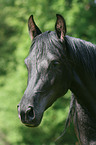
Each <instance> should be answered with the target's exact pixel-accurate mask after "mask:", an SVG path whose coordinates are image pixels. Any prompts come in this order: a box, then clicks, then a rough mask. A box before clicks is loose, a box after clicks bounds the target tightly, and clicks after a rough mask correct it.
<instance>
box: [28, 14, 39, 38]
mask: <svg viewBox="0 0 96 145" xmlns="http://www.w3.org/2000/svg"><path fill="white" fill-rule="evenodd" d="M28 29H29V34H30V37H31V40H33V38H35V37H36V36H37V35H39V34H41V31H40V29H39V28H38V27H37V25H36V24H35V22H34V19H33V15H31V16H30V17H29V19H28Z"/></svg>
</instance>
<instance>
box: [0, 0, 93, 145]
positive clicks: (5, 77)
mask: <svg viewBox="0 0 96 145" xmlns="http://www.w3.org/2000/svg"><path fill="white" fill-rule="evenodd" d="M56 13H60V14H62V15H63V16H64V17H65V19H66V23H67V31H68V33H67V34H68V35H71V36H74V37H80V38H82V39H85V40H89V41H91V42H93V43H95V39H96V38H95V35H96V19H95V14H96V3H95V1H94V0H93V1H92V0H57V1H56V0H47V1H44V0H35V1H32V0H27V1H25V0H0V14H1V15H0V28H1V29H0V36H1V37H0V145H55V144H56V143H54V140H55V139H56V138H58V136H59V135H60V134H61V132H62V131H63V129H64V124H65V120H66V118H67V115H68V110H69V103H70V95H71V94H70V92H68V93H67V94H66V96H64V97H62V98H60V99H59V100H58V101H57V102H56V103H55V104H54V105H53V106H52V107H51V108H50V109H48V110H47V111H46V112H45V114H44V117H43V121H42V123H41V125H40V126H39V127H38V128H32V129H30V128H27V127H25V126H24V125H22V124H21V123H20V120H19V119H18V114H17V108H16V106H17V104H18V103H19V101H20V99H21V97H22V96H23V93H24V90H25V88H26V86H27V70H26V67H25V65H24V59H25V57H26V56H27V55H28V52H29V48H30V44H31V41H30V38H29V34H28V28H27V21H28V18H29V16H30V15H31V14H33V15H34V17H35V20H36V23H37V24H38V25H39V27H40V29H41V30H42V31H47V30H54V24H55V19H56V17H55V15H56ZM69 138H70V139H69ZM76 142H77V139H76V136H75V134H74V128H73V125H71V127H70V128H69V129H68V130H67V133H66V134H65V136H64V137H63V143H60V144H58V143H57V144H58V145H72V144H73V145H74V144H75V143H76ZM77 144H78V143H77Z"/></svg>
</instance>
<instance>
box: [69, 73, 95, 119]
mask: <svg viewBox="0 0 96 145" xmlns="http://www.w3.org/2000/svg"><path fill="white" fill-rule="evenodd" d="M73 75H74V77H73V82H72V84H71V88H70V89H71V91H72V92H73V93H74V94H75V96H76V98H77V100H78V102H79V103H80V104H81V105H82V106H85V107H86V108H87V109H88V110H89V112H90V113H91V114H92V115H93V116H94V115H95V116H96V82H95V79H93V78H91V77H90V76H88V74H84V73H83V72H82V75H81V74H79V73H78V72H75V71H74V72H73Z"/></svg>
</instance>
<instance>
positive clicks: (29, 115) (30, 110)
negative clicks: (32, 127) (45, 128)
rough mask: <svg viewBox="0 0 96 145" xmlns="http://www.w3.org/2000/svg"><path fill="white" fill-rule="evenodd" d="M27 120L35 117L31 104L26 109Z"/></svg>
mask: <svg viewBox="0 0 96 145" xmlns="http://www.w3.org/2000/svg"><path fill="white" fill-rule="evenodd" d="M26 117H27V120H29V121H32V120H34V118H35V112H34V109H33V107H32V106H29V107H28V109H27V111H26Z"/></svg>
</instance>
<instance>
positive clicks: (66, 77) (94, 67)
mask: <svg viewBox="0 0 96 145" xmlns="http://www.w3.org/2000/svg"><path fill="white" fill-rule="evenodd" d="M56 17H57V20H56V24H55V31H47V32H44V33H42V32H41V31H40V29H39V28H38V27H37V25H36V23H35V21H34V19H33V16H32V15H31V16H30V17H29V20H28V28H29V33H30V37H31V40H32V44H31V47H30V52H29V55H28V57H27V58H26V59H25V64H26V66H27V69H28V85H27V88H26V90H25V92H24V95H23V97H22V99H21V101H20V103H19V105H18V114H19V118H20V120H21V121H22V123H23V124H25V125H26V126H28V127H36V126H38V125H39V124H40V122H41V120H42V117H43V113H44V111H45V110H46V109H48V108H49V107H50V106H51V105H52V104H53V103H54V102H55V101H56V100H57V99H58V98H59V97H61V96H63V95H65V94H66V93H67V91H68V89H70V90H71V92H72V98H71V104H70V110H69V115H68V118H67V122H66V127H67V126H68V125H69V123H70V120H71V119H73V122H74V127H75V130H76V135H77V137H78V139H79V142H80V144H81V145H96V120H95V119H96V88H95V87H96V46H95V45H94V44H92V43H90V42H87V41H84V40H81V39H79V38H74V37H70V36H68V35H66V23H65V20H64V18H63V17H62V16H61V15H59V14H57V15H56Z"/></svg>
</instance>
